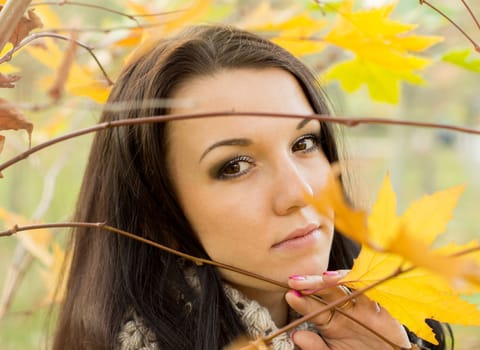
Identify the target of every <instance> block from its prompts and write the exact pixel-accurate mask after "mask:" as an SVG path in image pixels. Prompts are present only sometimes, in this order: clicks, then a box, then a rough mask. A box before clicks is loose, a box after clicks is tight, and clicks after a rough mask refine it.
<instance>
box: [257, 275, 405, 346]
mask: <svg viewBox="0 0 480 350" xmlns="http://www.w3.org/2000/svg"><path fill="white" fill-rule="evenodd" d="M404 272H406V270H402V269H397V270H396V271H394V272H392V273H391V274H390V275H388V276H386V277H384V278H382V279H380V280H378V281H375V282H374V283H372V284H370V285H368V286H367V287H364V288H362V289H357V290H355V291H353V292H352V293H351V294H348V295H345V296H343V297H341V298H340V299H337V300H335V301H332V302H330V303H328V304H327V305H325V306H324V307H322V308H320V309H318V310H315V311H312V312H311V313H309V314H306V315H304V316H302V317H301V318H298V319H296V320H295V321H293V322H291V323H289V324H288V325H286V326H284V327H282V328H280V329H279V330H277V331H276V332H273V333H272V334H270V335H269V336H266V337H262V340H263V341H264V342H265V343H267V344H268V343H270V342H271V341H272V340H273V338H275V337H278V336H279V335H280V334H282V333H285V332H288V331H289V330H291V329H294V328H295V327H297V326H299V325H301V324H302V323H305V322H308V321H310V320H311V319H313V318H315V317H317V316H318V315H320V314H322V313H324V312H327V311H329V310H331V309H332V308H334V307H336V309H335V312H336V311H337V310H338V308H337V306H339V305H342V304H343V303H345V302H348V301H349V300H351V299H353V298H356V297H359V296H360V295H362V294H364V293H365V292H367V291H369V290H371V289H373V288H375V287H377V286H379V285H380V284H382V283H385V282H387V281H389V280H390V279H392V278H394V277H397V276H398V275H400V274H402V273H404ZM364 326H365V325H364ZM380 337H381V338H382V340H384V341H387V342H388V343H389V345H391V346H392V348H393V349H402V350H403V348H400V347H399V346H397V345H395V344H393V343H392V342H390V341H388V340H386V339H385V338H384V337H383V336H380Z"/></svg>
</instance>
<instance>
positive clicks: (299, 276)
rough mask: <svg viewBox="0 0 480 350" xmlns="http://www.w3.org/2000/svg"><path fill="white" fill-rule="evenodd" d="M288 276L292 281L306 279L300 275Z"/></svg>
mask: <svg viewBox="0 0 480 350" xmlns="http://www.w3.org/2000/svg"><path fill="white" fill-rule="evenodd" d="M288 278H289V279H291V280H294V281H305V280H306V279H307V278H306V277H305V276H302V275H291V276H290V277H288Z"/></svg>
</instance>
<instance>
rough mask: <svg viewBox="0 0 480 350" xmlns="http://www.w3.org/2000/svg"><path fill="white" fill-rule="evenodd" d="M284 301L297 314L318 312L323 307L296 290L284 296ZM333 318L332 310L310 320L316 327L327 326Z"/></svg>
mask: <svg viewBox="0 0 480 350" xmlns="http://www.w3.org/2000/svg"><path fill="white" fill-rule="evenodd" d="M285 299H286V301H287V303H288V304H289V305H290V306H291V307H292V308H293V309H294V310H295V311H297V312H298V313H299V314H302V315H306V314H308V313H310V312H312V311H315V310H319V309H321V308H322V307H324V306H325V305H323V304H322V303H320V302H318V301H315V300H313V299H311V298H308V297H306V296H304V295H302V294H300V293H299V292H297V291H296V290H291V291H289V292H288V293H287V294H286V295H285ZM333 317H334V311H333V309H331V310H326V311H325V312H322V313H321V314H319V315H317V316H316V317H315V318H314V319H312V322H315V324H317V325H318V326H325V327H327V326H329V325H330V324H331V322H332V319H333Z"/></svg>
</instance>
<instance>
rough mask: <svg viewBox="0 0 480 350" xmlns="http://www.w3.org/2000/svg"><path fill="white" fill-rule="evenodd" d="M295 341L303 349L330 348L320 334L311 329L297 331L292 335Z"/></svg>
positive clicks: (327, 349)
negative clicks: (310, 330)
mask: <svg viewBox="0 0 480 350" xmlns="http://www.w3.org/2000/svg"><path fill="white" fill-rule="evenodd" d="M291 337H292V340H293V342H294V343H295V345H297V346H298V347H299V348H300V349H302V350H329V348H328V346H327V344H326V343H325V341H324V340H323V339H322V337H320V336H319V335H318V334H315V333H312V332H309V331H297V332H295V333H292V335H291Z"/></svg>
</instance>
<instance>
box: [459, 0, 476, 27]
mask: <svg viewBox="0 0 480 350" xmlns="http://www.w3.org/2000/svg"><path fill="white" fill-rule="evenodd" d="M461 1H462V4H463V5H464V6H465V8H466V9H467V11H468V13H469V14H470V16H471V17H472V18H473V21H474V22H475V24H476V25H477V28H478V29H480V22H479V21H478V18H477V16H475V14H474V13H473V11H472V9H471V8H470V6H469V5H468V4H467V2H466V1H465V0H461Z"/></svg>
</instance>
